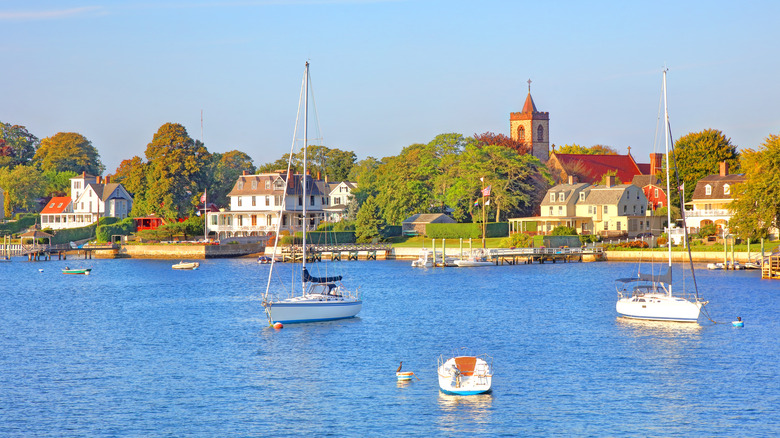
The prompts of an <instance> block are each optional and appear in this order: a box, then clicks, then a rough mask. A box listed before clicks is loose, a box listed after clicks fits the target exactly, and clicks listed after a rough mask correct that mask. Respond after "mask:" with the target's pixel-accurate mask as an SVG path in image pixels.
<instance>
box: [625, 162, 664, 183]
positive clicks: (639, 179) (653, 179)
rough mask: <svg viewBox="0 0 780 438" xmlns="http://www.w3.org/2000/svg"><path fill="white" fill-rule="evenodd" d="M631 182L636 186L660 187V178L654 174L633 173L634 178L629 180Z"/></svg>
mask: <svg viewBox="0 0 780 438" xmlns="http://www.w3.org/2000/svg"><path fill="white" fill-rule="evenodd" d="M648 166H649V165H648ZM631 184H633V185H635V186H637V187H645V186H658V187H660V184H661V180H660V179H659V178H658V177H657V176H655V175H634V179H633V180H631Z"/></svg>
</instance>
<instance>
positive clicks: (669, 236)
mask: <svg viewBox="0 0 780 438" xmlns="http://www.w3.org/2000/svg"><path fill="white" fill-rule="evenodd" d="M664 136H665V138H666V223H667V228H666V229H667V236H666V237H667V239H666V247H667V249H668V251H669V273H671V270H672V204H671V202H670V200H671V197H670V195H671V193H672V192H671V190H670V183H669V108H668V106H667V104H666V69H664ZM681 208H682V206H681ZM671 294H672V285H671V284H669V295H671Z"/></svg>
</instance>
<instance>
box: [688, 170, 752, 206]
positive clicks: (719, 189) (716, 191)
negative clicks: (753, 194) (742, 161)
mask: <svg viewBox="0 0 780 438" xmlns="http://www.w3.org/2000/svg"><path fill="white" fill-rule="evenodd" d="M743 182H745V175H744V174H741V173H737V174H730V175H719V174H716V175H707V176H705V177H704V178H702V179H700V180H699V182H697V183H696V188H695V189H694V190H693V199H694V200H708V199H733V195H732V194H733V193H734V185H735V184H739V183H743ZM708 184H709V186H710V187H711V192H710V194H709V195H708V194H707V185H708ZM726 184H728V185H729V186H730V190H729V193H725V192H724V190H723V188H724V186H725V185H726Z"/></svg>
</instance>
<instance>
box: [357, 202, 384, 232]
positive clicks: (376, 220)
mask: <svg viewBox="0 0 780 438" xmlns="http://www.w3.org/2000/svg"><path fill="white" fill-rule="evenodd" d="M384 228H385V222H384V220H382V216H381V215H380V212H379V206H378V205H377V203H376V200H374V197H373V196H372V197H369V198H368V199H366V202H364V203H363V206H362V207H360V211H359V212H358V214H357V220H356V221H355V239H356V241H357V242H358V243H362V242H371V241H372V240H373V239H376V238H379V237H381V233H382V230H383V229H384Z"/></svg>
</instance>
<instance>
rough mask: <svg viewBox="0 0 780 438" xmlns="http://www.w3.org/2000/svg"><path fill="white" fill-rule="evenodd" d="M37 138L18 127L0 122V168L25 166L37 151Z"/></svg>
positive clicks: (22, 127)
mask: <svg viewBox="0 0 780 438" xmlns="http://www.w3.org/2000/svg"><path fill="white" fill-rule="evenodd" d="M39 144H40V142H39V141H38V137H36V136H34V135H32V134H30V133H29V132H27V128H25V127H24V126H19V125H11V124H9V123H3V122H0V167H14V166H16V165H19V164H27V163H28V162H29V161H30V160H32V158H33V157H34V156H35V151H36V149H38V145H39Z"/></svg>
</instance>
